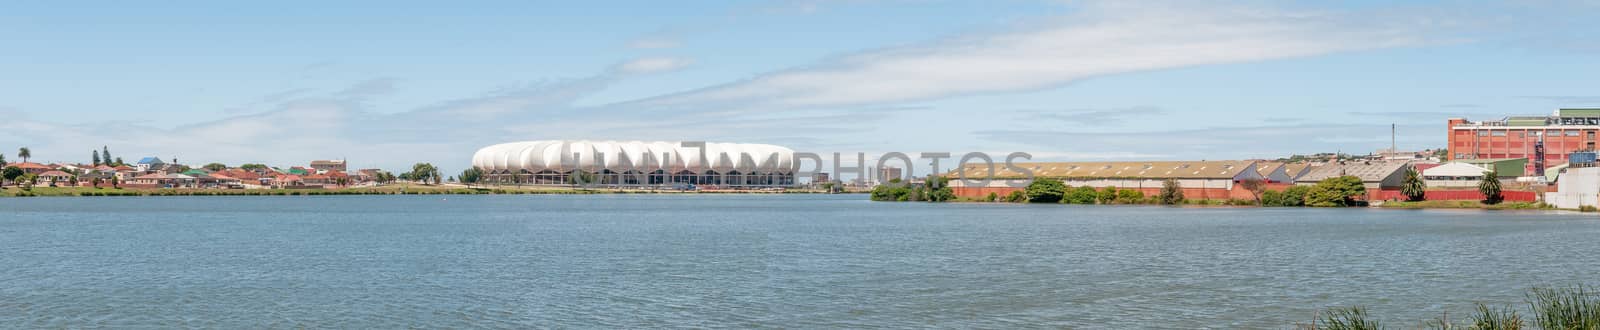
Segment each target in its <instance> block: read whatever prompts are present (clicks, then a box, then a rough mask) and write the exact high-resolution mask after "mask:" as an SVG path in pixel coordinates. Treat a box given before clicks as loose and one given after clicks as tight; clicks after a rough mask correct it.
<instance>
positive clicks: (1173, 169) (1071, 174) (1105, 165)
mask: <svg viewBox="0 0 1600 330" xmlns="http://www.w3.org/2000/svg"><path fill="white" fill-rule="evenodd" d="M1254 164H1255V162H1254V161H1245V160H1221V161H1165V162H1063V163H1020V164H1016V165H1017V167H1021V168H1024V169H1028V170H1031V171H1033V175H1034V176H1035V177H1047V178H1130V179H1166V178H1174V179H1231V178H1233V177H1236V176H1238V175H1239V173H1240V172H1242V171H1244V170H1254V169H1255V167H1254V166H1253V165H1254ZM966 169H967V172H966V175H967V176H968V177H981V176H984V175H986V174H988V168H987V167H985V166H983V165H974V164H967V166H966ZM949 175H950V176H951V177H955V176H956V175H958V173H957V172H956V171H955V170H952V171H950V172H949ZM1024 177H1025V176H1024V175H1023V174H1022V173H1020V172H1016V171H1011V170H1009V169H1007V168H1006V167H1005V166H1004V165H1002V164H996V165H995V178H1001V179H1020V178H1024Z"/></svg>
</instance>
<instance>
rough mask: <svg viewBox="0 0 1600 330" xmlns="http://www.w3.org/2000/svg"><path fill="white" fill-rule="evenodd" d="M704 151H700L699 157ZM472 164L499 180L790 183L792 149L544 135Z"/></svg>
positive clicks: (482, 155)
mask: <svg viewBox="0 0 1600 330" xmlns="http://www.w3.org/2000/svg"><path fill="white" fill-rule="evenodd" d="M702 155H704V156H703V157H702ZM472 166H475V167H477V168H478V169H480V170H483V172H484V176H485V179H486V180H488V181H490V182H498V183H518V184H520V183H527V184H536V185H570V184H604V185H619V186H663V185H680V184H693V185H705V186H722V187H781V186H790V185H794V183H795V181H794V172H795V171H794V169H795V161H794V150H790V149H789V148H784V147H779V146H774V145H767V144H743V143H712V142H706V143H705V147H704V148H700V147H685V146H683V143H681V142H668V141H588V140H544V141H526V142H511V143H502V144H496V145H492V146H488V147H484V148H483V149H478V152H477V153H475V154H473V155H472Z"/></svg>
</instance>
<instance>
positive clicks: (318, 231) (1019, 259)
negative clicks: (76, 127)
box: [0, 195, 1600, 328]
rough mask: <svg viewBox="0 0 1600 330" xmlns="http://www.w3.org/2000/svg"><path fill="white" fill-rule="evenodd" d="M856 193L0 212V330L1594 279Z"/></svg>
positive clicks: (1302, 214)
mask: <svg viewBox="0 0 1600 330" xmlns="http://www.w3.org/2000/svg"><path fill="white" fill-rule="evenodd" d="M864 199H865V196H860V195H854V196H799V195H796V196H782V195H756V196H733V195H727V196H718V195H702V196H641V195H633V196H629V195H601V196H448V197H440V196H348V197H344V196H341V197H291V196H281V197H193V198H189V197H156V198H29V199H0V327H17V328H43V327H52V328H53V327H73V328H78V327H104V328H139V327H156V328H170V327H208V328H261V327H302V326H304V327H312V328H400V327H427V328H436V327H456V328H460V327H496V328H526V327H605V328H619V327H626V328H659V327H740V328H746V327H785V328H816V327H833V328H836V327H850V328H860V327H880V326H883V327H930V326H931V327H984V328H1014V327H1034V326H1038V327H1062V326H1065V327H1084V328H1108V327H1111V328H1165V327H1172V328H1197V327H1211V328H1281V327H1287V326H1290V325H1292V324H1294V323H1295V322H1303V320H1305V319H1308V318H1309V317H1310V316H1311V315H1312V311H1313V310H1316V309H1318V308H1321V307H1327V306H1336V305H1356V304H1359V305H1367V306H1370V307H1371V308H1372V309H1373V311H1374V313H1376V314H1378V315H1379V316H1380V317H1381V318H1383V319H1384V320H1386V321H1390V323H1391V324H1396V325H1410V324H1417V323H1419V322H1420V320H1421V319H1423V318H1428V317H1433V316H1436V315H1438V314H1439V313H1441V312H1444V311H1450V312H1451V314H1452V315H1465V312H1467V311H1468V310H1469V309H1470V308H1471V306H1472V305H1471V304H1472V303H1473V302H1479V301H1481V302H1488V303H1518V304H1520V303H1521V302H1522V299H1523V298H1522V292H1523V289H1525V288H1526V287H1528V286H1531V285H1539V284H1571V283H1579V282H1590V283H1594V282H1593V281H1595V280H1600V279H1597V278H1595V276H1594V274H1597V273H1600V259H1597V258H1595V257H1593V255H1594V253H1595V252H1596V251H1597V247H1600V243H1596V238H1597V237H1600V218H1597V217H1594V216H1592V215H1582V214H1573V213H1554V212H1498V213H1497V212H1480V211H1399V210H1366V209H1347V210H1335V209H1194V208H1185V209H1178V208H1162V207H1073V206H1058V205H1047V206H1022V205H987V204H942V205H939V204H909V203H873V202H867V201H864Z"/></svg>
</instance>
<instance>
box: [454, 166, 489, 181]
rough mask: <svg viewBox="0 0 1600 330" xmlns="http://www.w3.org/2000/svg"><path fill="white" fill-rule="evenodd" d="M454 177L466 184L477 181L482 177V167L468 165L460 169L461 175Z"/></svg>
mask: <svg viewBox="0 0 1600 330" xmlns="http://www.w3.org/2000/svg"><path fill="white" fill-rule="evenodd" d="M456 178H459V179H461V183H464V184H468V185H470V184H474V183H478V180H481V179H483V169H480V168H478V167H477V166H473V167H469V168H467V169H466V170H463V171H461V175H459V176H456Z"/></svg>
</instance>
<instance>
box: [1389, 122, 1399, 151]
mask: <svg viewBox="0 0 1600 330" xmlns="http://www.w3.org/2000/svg"><path fill="white" fill-rule="evenodd" d="M1394 135H1395V125H1394V123H1390V124H1389V152H1391V153H1393V152H1400V147H1399V146H1396V145H1395V142H1394V141H1395V139H1394Z"/></svg>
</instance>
